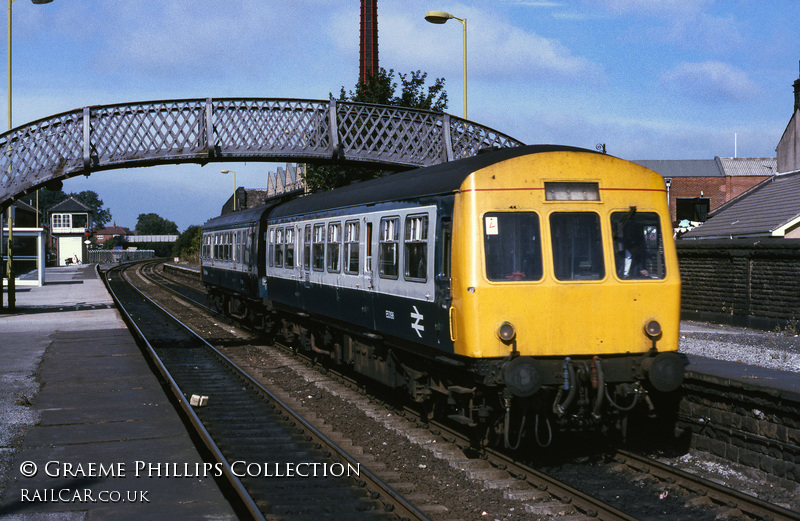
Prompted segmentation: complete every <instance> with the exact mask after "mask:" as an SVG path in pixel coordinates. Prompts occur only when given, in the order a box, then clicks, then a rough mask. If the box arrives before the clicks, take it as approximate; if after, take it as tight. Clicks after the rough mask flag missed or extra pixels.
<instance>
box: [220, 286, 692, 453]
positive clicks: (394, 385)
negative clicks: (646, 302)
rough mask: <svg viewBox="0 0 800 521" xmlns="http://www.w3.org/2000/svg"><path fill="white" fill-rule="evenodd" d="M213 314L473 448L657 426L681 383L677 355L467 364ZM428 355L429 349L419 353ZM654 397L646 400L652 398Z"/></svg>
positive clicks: (259, 306)
mask: <svg viewBox="0 0 800 521" xmlns="http://www.w3.org/2000/svg"><path fill="white" fill-rule="evenodd" d="M209 302H210V303H211V304H212V306H213V307H215V308H216V309H217V311H219V312H221V313H224V314H227V315H229V316H231V317H233V318H235V319H237V320H240V321H243V322H245V323H247V324H248V325H250V326H251V327H254V328H255V329H258V330H261V331H263V332H264V334H265V335H266V336H267V338H269V339H270V340H272V339H275V338H279V339H280V340H281V342H282V343H284V344H286V345H288V346H290V347H292V349H295V350H297V351H298V352H302V353H304V354H307V355H309V356H311V357H312V358H314V359H316V360H317V361H319V362H320V363H323V364H327V365H334V366H339V367H340V368H346V369H347V370H350V371H353V372H354V373H357V374H360V375H363V376H366V377H368V378H370V379H371V380H374V381H376V382H379V383H380V384H383V385H384V386H386V387H389V388H391V389H395V390H398V391H402V392H403V393H404V394H406V395H408V396H409V397H410V398H411V399H412V400H413V401H414V402H416V403H418V404H420V406H421V409H422V411H423V412H424V413H425V414H426V415H427V416H428V417H430V418H435V419H439V420H443V419H444V420H448V421H450V422H454V423H457V424H461V425H464V426H468V427H470V428H472V432H473V433H474V435H475V440H476V443H477V444H480V445H489V446H501V447H505V448H510V449H518V448H521V447H529V446H531V444H536V445H537V446H540V447H547V446H549V445H550V444H551V443H552V442H553V440H554V438H555V437H556V436H557V435H558V434H559V433H563V432H570V431H571V432H589V431H593V432H596V431H600V432H609V431H614V432H618V433H619V434H621V435H622V437H623V438H624V437H625V435H626V430H627V420H628V418H629V417H630V416H631V415H637V416H638V417H650V418H656V417H657V416H659V415H661V416H669V415H671V414H672V413H673V412H674V411H672V408H671V407H670V406H666V405H663V403H665V402H666V403H671V402H672V401H673V400H671V399H668V400H664V399H663V397H664V396H665V395H674V392H673V391H674V390H675V389H677V388H678V387H679V386H680V383H681V381H682V378H683V363H682V361H681V360H680V358H679V357H678V355H677V354H676V353H658V352H657V351H656V349H655V342H654V348H653V349H652V350H651V351H650V352H648V353H645V354H639V355H621V356H605V357H598V356H588V357H586V356H582V357H565V358H532V357H528V356H518V355H513V354H512V355H511V356H509V357H507V358H504V359H470V358H465V357H455V356H453V355H445V354H443V353H436V354H435V355H434V356H431V354H430V353H429V352H425V349H424V348H423V347H424V346H417V345H414V344H409V343H404V342H402V341H397V340H396V339H392V338H383V337H382V336H380V335H378V334H375V333H373V332H369V331H359V330H355V329H353V328H352V327H351V326H349V325H348V324H337V323H335V322H333V321H330V320H326V321H324V322H323V321H321V320H317V319H315V318H314V317H311V316H309V315H307V314H305V313H303V312H300V311H297V310H292V309H280V308H277V307H275V306H274V305H271V304H268V305H266V306H265V305H264V304H263V303H262V302H261V301H256V300H252V299H245V298H242V297H239V296H237V295H235V294H227V293H226V294H223V293H221V292H219V291H218V290H215V289H213V288H210V289H209ZM428 351H429V350H428ZM654 396H655V397H656V398H655V400H654V399H653V397H654Z"/></svg>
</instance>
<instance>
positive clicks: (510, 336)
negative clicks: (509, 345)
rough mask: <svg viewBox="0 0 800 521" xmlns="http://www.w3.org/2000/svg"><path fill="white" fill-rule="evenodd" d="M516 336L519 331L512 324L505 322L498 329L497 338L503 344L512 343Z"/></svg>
mask: <svg viewBox="0 0 800 521" xmlns="http://www.w3.org/2000/svg"><path fill="white" fill-rule="evenodd" d="M516 336H517V330H516V329H514V326H513V324H511V322H503V323H502V324H500V327H498V328H497V338H499V339H500V340H502V341H503V342H511V341H512V340H514V337H516Z"/></svg>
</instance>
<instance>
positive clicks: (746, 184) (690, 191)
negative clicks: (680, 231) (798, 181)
mask: <svg viewBox="0 0 800 521" xmlns="http://www.w3.org/2000/svg"><path fill="white" fill-rule="evenodd" d="M765 179H768V177H767V176H763V177H762V176H738V177H734V176H727V177H673V178H672V180H671V182H670V191H669V213H670V216H671V218H672V221H675V220H676V215H675V200H676V199H694V198H695V197H702V198H706V199H709V206H710V210H711V211H712V212H713V211H714V210H716V209H717V208H719V207H720V205H722V204H723V203H726V202H728V201H730V200H731V199H733V198H734V197H736V196H738V195H741V194H743V193H744V192H746V191H747V190H749V189H751V188H752V187H754V186H755V185H757V184H758V183H760V182H762V181H764V180H765Z"/></svg>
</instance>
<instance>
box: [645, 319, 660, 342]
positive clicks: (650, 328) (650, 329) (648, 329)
mask: <svg viewBox="0 0 800 521" xmlns="http://www.w3.org/2000/svg"><path fill="white" fill-rule="evenodd" d="M644 332H645V334H646V335H647V336H649V337H650V338H657V337H658V335H660V334H661V324H659V323H658V321H657V320H651V321H650V322H648V323H647V324H645V325H644Z"/></svg>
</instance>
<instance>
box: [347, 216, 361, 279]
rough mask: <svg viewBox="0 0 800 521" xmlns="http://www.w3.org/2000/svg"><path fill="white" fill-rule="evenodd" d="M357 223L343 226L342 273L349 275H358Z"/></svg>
mask: <svg viewBox="0 0 800 521" xmlns="http://www.w3.org/2000/svg"><path fill="white" fill-rule="evenodd" d="M359 224H360V223H359V222H358V221H351V222H347V223H345V224H344V271H345V273H349V274H351V275H355V274H357V273H358V264H359V263H358V232H359Z"/></svg>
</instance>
